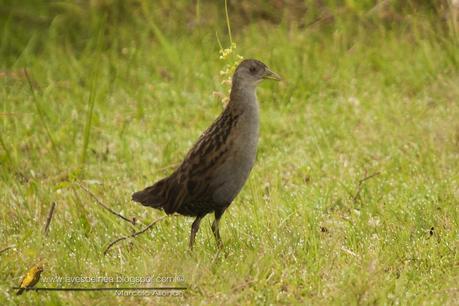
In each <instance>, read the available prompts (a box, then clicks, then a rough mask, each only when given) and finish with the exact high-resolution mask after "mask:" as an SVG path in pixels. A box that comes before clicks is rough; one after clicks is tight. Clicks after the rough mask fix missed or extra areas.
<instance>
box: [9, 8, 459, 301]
mask: <svg viewBox="0 0 459 306" xmlns="http://www.w3.org/2000/svg"><path fill="white" fill-rule="evenodd" d="M140 2H141V3H142V5H140V6H139V7H138V8H137V9H138V11H136V14H138V15H135V16H137V17H138V19H135V18H132V20H131V21H130V22H127V21H124V22H115V21H113V20H114V19H116V18H115V17H116V14H115V15H114V14H112V13H110V14H106V15H104V14H100V13H98V12H96V13H97V14H96V13H93V12H92V11H89V12H88V11H81V12H79V11H78V7H73V6H71V5H70V4H69V5H68V7H67V6H65V7H64V8H62V7H60V8H59V9H60V10H63V13H62V12H61V13H60V14H58V15H56V16H54V15H53V16H54V17H53V18H49V19H46V20H48V21H47V22H44V21H42V20H41V19H39V20H33V22H36V23H37V24H38V25H37V27H31V26H30V25H29V24H28V23H27V22H26V21H22V22H20V21H17V20H18V18H17V16H16V15H14V14H17V15H18V16H23V15H21V14H20V13H18V11H17V10H16V11H14V12H15V13H14V14H13V13H11V15H10V16H9V17H8V18H5V19H4V21H3V20H2V27H3V28H2V33H4V34H5V35H2V39H0V42H1V45H0V51H1V52H2V53H1V60H0V66H1V73H0V101H1V102H0V107H1V109H0V112H1V115H0V130H1V132H0V145H1V146H0V162H1V171H0V199H1V204H2V209H1V210H0V233H1V234H0V250H1V249H3V248H6V247H8V246H14V248H13V249H9V250H6V251H4V252H2V253H0V259H1V261H0V275H1V276H0V287H1V288H2V290H0V304H2V305H4V304H5V305H6V304H19V303H28V304H32V303H33V304H36V303H45V304H56V305H60V304H76V303H78V304H79V303H81V302H87V303H97V304H107V303H112V304H114V303H119V302H123V303H127V304H134V303H136V304H137V303H138V302H140V303H142V304H148V303H151V302H153V303H177V302H179V303H189V304H198V303H203V304H277V303H283V304H433V305H444V304H451V305H453V304H455V303H457V300H458V298H459V288H458V286H457V284H458V283H459V278H458V275H459V266H458V263H459V257H458V237H459V236H458V235H459V231H458V228H459V224H458V223H459V209H458V207H459V205H458V204H459V122H458V118H459V103H458V101H459V86H458V84H459V73H458V71H459V69H458V68H459V53H458V52H457V49H458V40H457V33H455V32H454V31H453V28H448V27H447V26H445V24H444V21H442V20H441V19H440V18H438V17H437V16H436V15H434V14H431V13H429V11H427V13H426V11H424V10H421V11H415V12H412V13H411V14H407V15H406V16H404V18H403V19H402V20H400V21H397V22H389V23H386V22H381V21H380V20H378V19H373V18H371V17H362V16H360V15H359V16H358V17H356V16H355V15H353V13H352V12H347V13H345V14H344V16H342V17H336V18H335V19H334V20H333V21H331V22H330V21H329V22H328V23H327V22H319V23H318V24H314V25H312V26H307V27H296V26H294V25H290V24H287V23H282V24H280V25H273V24H269V23H266V22H253V23H251V24H248V25H245V26H239V27H238V26H237V25H235V24H233V25H232V30H233V37H232V39H233V40H234V41H236V42H237V45H238V52H240V53H241V54H242V55H244V56H245V57H246V58H250V57H255V58H258V59H261V60H263V61H264V62H265V63H267V64H268V65H269V66H270V67H271V68H272V69H273V70H274V71H276V72H278V73H279V74H281V75H282V76H284V77H285V79H286V81H285V82H283V83H279V84H277V83H263V84H262V85H261V86H260V88H259V90H258V97H259V100H260V104H261V139H260V145H259V151H258V156H257V163H256V166H255V168H254V170H253V172H252V174H251V177H250V179H249V181H248V183H247V184H246V186H245V188H244V189H243V191H242V192H241V194H240V195H239V196H238V198H237V199H236V200H235V201H234V203H233V204H232V206H231V208H230V209H229V210H228V211H227V212H226V213H225V215H224V217H223V219H222V222H221V233H222V238H223V241H224V245H225V247H224V250H223V252H222V253H220V255H219V256H215V254H216V252H217V249H216V245H215V241H214V239H213V236H212V233H211V230H210V224H211V221H212V218H210V217H207V218H206V219H204V221H203V223H202V225H201V230H200V232H199V233H198V236H197V244H196V247H195V250H194V252H193V253H192V254H190V253H189V252H188V251H187V247H188V245H187V244H188V234H189V229H190V226H191V222H192V220H191V219H188V218H184V217H181V218H178V217H177V218H175V217H174V218H167V219H165V220H164V221H162V222H160V223H159V224H158V225H157V226H156V227H154V228H153V229H152V230H151V231H149V232H147V233H145V234H143V235H140V236H138V237H137V238H136V239H134V240H128V241H123V242H121V243H120V244H118V245H116V246H114V248H113V249H112V250H111V251H110V252H109V254H108V255H107V256H103V254H102V253H103V251H104V249H105V247H106V246H107V245H108V243H109V242H110V241H112V240H114V239H116V238H118V237H120V236H122V235H129V234H131V233H132V231H133V230H134V229H133V228H135V230H140V229H141V228H142V227H143V226H145V225H146V224H148V223H150V222H151V221H152V220H154V219H155V218H157V217H159V216H161V215H162V213H161V212H158V211H154V210H150V209H146V208H144V207H141V206H140V205H137V204H135V203H132V202H131V201H130V194H131V193H132V192H133V191H136V190H138V189H140V188H143V187H145V186H147V185H148V184H150V183H152V182H154V181H155V180H157V179H159V178H161V177H162V176H164V175H166V174H167V173H169V172H170V171H171V166H173V165H175V164H176V163H178V162H180V160H181V157H183V155H184V154H185V153H186V151H187V149H188V148H189V147H190V146H191V145H192V143H193V141H194V140H195V139H196V138H197V137H198V136H199V135H200V133H201V132H202V131H203V130H204V129H205V128H206V127H207V126H208V125H209V124H210V123H211V122H212V120H213V119H214V118H215V117H216V116H217V115H218V113H219V112H220V111H221V103H220V101H218V100H217V99H216V98H215V97H213V96H212V92H213V91H214V90H220V89H221V86H222V85H221V84H220V82H219V70H220V69H221V67H222V66H223V64H222V62H221V61H220V60H219V58H218V57H219V53H218V49H219V47H218V44H217V42H216V39H215V24H217V29H218V30H219V31H224V29H225V28H226V25H225V15H224V10H223V11H222V9H221V8H218V9H216V8H214V7H213V6H212V5H211V4H206V3H203V2H200V1H198V2H197V5H198V6H197V7H195V8H192V10H191V12H193V10H196V11H199V12H200V13H199V15H200V20H202V19H206V17H207V16H205V15H206V14H210V15H209V16H213V17H209V18H208V19H206V20H205V21H203V23H202V24H197V25H190V24H188V23H185V22H184V21H183V20H184V19H186V18H189V19H191V20H193V18H194V17H193V16H191V17H190V16H189V15H187V14H186V12H188V11H189V10H188V7H187V5H186V4H185V3H182V2H179V4H178V7H177V10H176V11H167V10H166V9H165V5H164V4H163V2H162V1H160V3H161V4H160V5H158V7H157V8H156V9H154V8H153V7H151V6H149V4H148V2H147V1H140ZM63 4H65V2H63V3H61V5H63ZM41 10H44V13H43V12H42V11H41ZM67 10H71V12H79V13H78V14H80V15H81V14H83V16H84V17H85V18H84V20H85V22H87V23H88V25H87V27H84V22H83V25H82V23H78V20H77V19H76V17H74V14H77V13H72V14H70V13H68V11H67ZM37 11H39V12H41V15H40V14H37V16H41V17H40V18H45V17H46V16H48V15H46V12H47V11H46V7H43V6H37ZM165 12H166V13H165ZM229 13H230V18H231V11H230V12H229ZM84 14H87V15H84ZM162 14H165V15H167V14H169V15H167V16H169V18H166V19H167V21H165V20H163V19H161V17H160V16H162ZM80 15H77V16H80ZM348 15H349V16H348ZM43 16H45V17H43ZM49 16H51V15H49ZM113 16H115V17H113ZM177 16H181V17H183V18H182V19H178V18H176V17H177ZM187 16H188V17H187ZM147 17H148V18H150V19H149V20H147V19H148V18H147ZM37 18H39V17H37ZM81 18H83V17H81ZM27 20H28V19H27ZM104 20H106V22H105V21H104ZM177 20H181V21H180V22H178V21H177ZM142 21H145V22H142ZM188 21H189V20H188ZM206 22H207V23H206ZM69 24H70V25H74V28H75V30H72V29H71V28H70V27H69ZM32 28H33V29H32ZM24 29H31V30H30V31H28V32H27V31H25V30H24ZM97 29H100V31H101V32H100V31H98V30H97ZM99 33H103V37H102V39H101V40H100V41H98V39H97V37H98V35H99ZM220 33H222V32H220ZM220 37H222V35H220ZM24 68H27V71H28V73H29V76H30V80H31V83H32V86H33V88H34V90H35V94H36V96H34V95H33V93H32V91H31V88H30V86H29V84H28V81H27V78H26V77H25V75H24V73H23V69H24ZM51 135H52V136H51ZM53 143H54V144H53ZM375 173H378V175H376V176H374V177H372V178H370V179H368V180H366V181H364V182H361V180H363V179H364V178H365V177H368V176H369V175H372V174H375ZM72 182H80V183H82V184H85V185H86V186H88V188H89V189H90V190H91V191H92V192H94V193H95V194H96V195H97V197H98V198H99V199H100V200H101V201H103V202H104V203H105V204H107V205H108V206H109V207H110V208H112V209H113V210H115V211H117V212H120V213H121V214H123V215H125V216H127V217H129V218H132V217H135V218H136V219H137V220H138V223H137V225H136V226H135V227H133V226H132V225H130V224H129V223H126V222H124V221H123V220H121V219H119V218H116V217H115V216H113V215H112V214H111V213H109V212H108V211H106V210H104V209H102V208H101V207H100V206H98V205H97V204H96V203H95V201H94V199H93V198H91V197H90V196H89V195H88V194H87V193H85V192H84V191H83V190H82V189H81V188H78V187H77V186H76V185H75V184H73V183H72ZM359 182H361V183H359ZM359 186H360V187H359ZM359 190H360V191H359ZM52 202H56V204H57V205H56V209H55V214H54V217H53V219H52V222H51V225H50V229H49V234H48V236H45V235H44V234H43V228H44V225H45V222H46V218H47V215H48V211H49V209H50V207H51V204H52ZM39 261H42V262H44V263H45V271H44V272H43V274H42V279H43V278H44V277H52V276H111V277H116V276H128V277H129V276H154V277H156V276H158V275H159V276H183V278H184V281H183V282H178V283H154V284H152V285H185V286H187V287H188V288H189V289H188V290H186V292H185V294H184V297H181V298H173V297H169V298H164V297H163V298H159V297H116V296H115V295H114V293H113V292H109V293H107V292H102V293H101V292H83V293H82V292H41V293H39V294H35V293H33V292H27V293H25V294H24V295H22V296H21V297H16V296H15V292H14V291H13V290H11V289H10V288H11V287H12V286H15V285H17V284H18V282H19V280H20V278H21V277H22V276H23V275H24V273H25V272H26V270H27V269H28V268H29V267H30V266H32V265H33V264H35V263H37V262H39ZM39 285H40V286H45V285H46V284H43V283H41V284H39ZM55 285H56V284H50V286H55ZM71 285H74V286H89V285H91V286H98V285H103V284H100V283H98V284H87V283H85V284H68V283H66V284H63V286H71Z"/></svg>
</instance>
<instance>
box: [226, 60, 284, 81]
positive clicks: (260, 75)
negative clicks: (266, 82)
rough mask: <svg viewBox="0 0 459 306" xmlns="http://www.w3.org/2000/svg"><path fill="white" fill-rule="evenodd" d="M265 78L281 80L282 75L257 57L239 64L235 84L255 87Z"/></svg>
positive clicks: (235, 74) (234, 79) (234, 76)
mask: <svg viewBox="0 0 459 306" xmlns="http://www.w3.org/2000/svg"><path fill="white" fill-rule="evenodd" d="M263 79H271V80H276V81H280V80H281V77H280V76H279V75H278V74H277V73H275V72H273V71H271V70H270V69H269V68H268V67H267V66H266V65H265V64H263V63H262V62H260V61H258V60H255V59H246V60H243V61H242V62H241V63H240V64H239V65H238V66H237V68H236V71H235V72H234V75H233V84H235V83H237V84H239V86H241V85H242V86H244V87H246V86H247V87H255V86H256V85H257V84H258V83H260V81H261V80H263Z"/></svg>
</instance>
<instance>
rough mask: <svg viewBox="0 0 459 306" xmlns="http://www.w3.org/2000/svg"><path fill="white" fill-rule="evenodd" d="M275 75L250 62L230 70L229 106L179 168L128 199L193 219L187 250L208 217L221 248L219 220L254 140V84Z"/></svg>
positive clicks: (251, 156)
mask: <svg viewBox="0 0 459 306" xmlns="http://www.w3.org/2000/svg"><path fill="white" fill-rule="evenodd" d="M264 79H272V80H276V81H280V80H281V77H280V76H279V75H278V74H277V73H275V72H273V71H271V70H270V69H269V68H268V67H267V66H266V65H265V64H264V63H262V62H261V61H259V60H256V59H245V60H243V61H242V62H240V63H239V65H238V66H237V67H236V69H235V71H234V73H233V76H232V82H231V91H230V96H229V102H228V103H227V105H226V107H225V108H224V110H223V111H222V113H221V114H220V116H218V117H217V118H216V119H215V121H214V122H213V123H212V125H210V127H209V128H207V130H205V131H204V133H202V134H201V136H200V137H199V139H198V140H197V142H196V143H195V144H194V145H193V146H192V147H191V149H190V150H189V151H188V153H187V154H186V156H185V158H184V159H183V161H182V162H181V163H180V165H179V166H178V167H177V168H176V169H175V170H174V171H173V172H172V173H171V174H170V175H169V176H167V177H165V178H163V179H161V180H159V181H157V182H156V183H154V184H153V185H152V186H149V187H147V188H145V189H144V190H141V191H138V192H135V193H134V194H133V195H132V200H133V201H135V202H138V203H140V204H142V205H144V206H149V207H152V208H155V209H159V210H163V211H164V212H165V213H166V214H168V215H169V214H174V213H178V214H179V215H183V216H189V217H194V218H195V219H194V221H193V223H192V225H191V233H190V239H189V248H190V250H192V249H193V245H194V241H195V237H196V233H197V232H198V230H199V226H200V223H201V220H202V218H204V216H206V215H207V214H209V213H214V215H215V219H214V221H213V223H212V225H211V229H212V233H213V235H214V237H215V239H216V242H217V246H218V247H219V248H221V247H222V245H223V244H222V239H221V236H220V229H219V224H220V219H221V217H222V215H223V213H224V212H225V210H226V209H227V208H228V207H229V206H230V204H231V203H232V202H233V200H234V198H235V197H236V196H237V195H238V194H239V192H240V191H241V189H242V187H243V186H244V184H245V182H246V180H247V178H248V176H249V174H250V172H251V170H252V167H253V166H254V163H255V158H256V152H257V145H258V138H259V105H258V101H257V96H256V88H257V85H258V84H259V83H260V82H261V81H262V80H264Z"/></svg>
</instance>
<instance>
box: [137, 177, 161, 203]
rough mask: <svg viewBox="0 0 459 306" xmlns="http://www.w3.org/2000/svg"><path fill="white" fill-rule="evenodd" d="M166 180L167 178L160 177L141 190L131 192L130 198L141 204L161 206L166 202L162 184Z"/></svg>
mask: <svg viewBox="0 0 459 306" xmlns="http://www.w3.org/2000/svg"><path fill="white" fill-rule="evenodd" d="M166 180H167V178H165V179H162V180H160V181H158V182H156V183H155V184H154V185H152V186H150V187H147V188H145V189H144V190H142V191H137V192H135V193H133V194H132V200H133V201H135V202H138V203H140V204H142V205H143V206H150V207H153V208H162V207H163V206H164V205H165V204H166V199H165V196H164V186H165V184H166Z"/></svg>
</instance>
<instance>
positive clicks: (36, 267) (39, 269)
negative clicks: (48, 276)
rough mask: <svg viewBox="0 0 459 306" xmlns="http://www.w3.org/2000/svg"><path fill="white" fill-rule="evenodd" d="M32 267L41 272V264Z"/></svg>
mask: <svg viewBox="0 0 459 306" xmlns="http://www.w3.org/2000/svg"><path fill="white" fill-rule="evenodd" d="M33 269H34V270H35V272H39V273H41V272H43V265H37V266H35V267H33Z"/></svg>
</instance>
